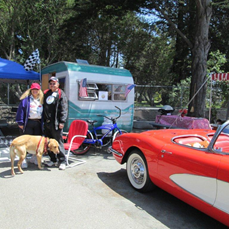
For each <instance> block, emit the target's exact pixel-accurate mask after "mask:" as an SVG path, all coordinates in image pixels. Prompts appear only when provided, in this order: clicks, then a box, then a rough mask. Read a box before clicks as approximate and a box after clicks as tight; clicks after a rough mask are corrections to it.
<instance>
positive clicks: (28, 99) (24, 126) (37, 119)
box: [16, 83, 44, 166]
mask: <svg viewBox="0 0 229 229" xmlns="http://www.w3.org/2000/svg"><path fill="white" fill-rule="evenodd" d="M43 99H44V94H43V92H42V90H41V87H40V85H39V84H38V83H32V85H31V87H30V88H29V89H28V90H27V91H25V92H24V93H23V94H22V96H21V98H20V100H21V102H20V104H19V107H18V110H17V115H16V122H17V123H18V127H19V128H20V129H19V130H20V133H21V134H29V135H42V125H43V121H42V112H43ZM31 159H32V160H31V162H33V163H35V164H36V161H35V159H36V157H32V158H31ZM25 166H26V165H25Z"/></svg>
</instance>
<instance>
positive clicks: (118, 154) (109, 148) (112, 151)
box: [107, 146, 123, 157]
mask: <svg viewBox="0 0 229 229" xmlns="http://www.w3.org/2000/svg"><path fill="white" fill-rule="evenodd" d="M107 151H108V153H112V154H115V155H117V156H119V157H123V154H121V153H119V152H118V151H116V150H114V149H112V146H110V147H108V150H107Z"/></svg>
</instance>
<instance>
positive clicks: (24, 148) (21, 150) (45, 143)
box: [10, 135, 59, 176]
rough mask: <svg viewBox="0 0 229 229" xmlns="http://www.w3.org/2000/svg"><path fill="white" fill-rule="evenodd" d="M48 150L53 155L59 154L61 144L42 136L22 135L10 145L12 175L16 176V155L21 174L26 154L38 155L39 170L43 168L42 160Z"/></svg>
mask: <svg viewBox="0 0 229 229" xmlns="http://www.w3.org/2000/svg"><path fill="white" fill-rule="evenodd" d="M47 150H50V151H52V152H53V153H55V154H57V153H59V144H58V142H57V141H56V140H55V139H51V138H45V137H42V136H34V135H22V136H20V137H17V138H15V139H14V140H13V141H12V143H11V145H10V159H11V175H12V176H14V175H15V172H14V159H15V157H16V155H18V157H19V161H18V169H19V171H20V172H21V173H23V170H22V168H21V164H22V161H23V160H24V159H25V157H26V153H27V152H28V153H30V154H36V155H37V163H38V168H39V169H42V167H41V159H42V155H43V153H45V152H46V151H47Z"/></svg>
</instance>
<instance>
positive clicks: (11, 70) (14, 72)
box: [0, 58, 40, 83]
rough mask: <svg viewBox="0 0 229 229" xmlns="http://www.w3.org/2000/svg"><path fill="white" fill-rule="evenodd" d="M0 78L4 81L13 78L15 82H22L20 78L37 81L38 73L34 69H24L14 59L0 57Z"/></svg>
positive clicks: (38, 78)
mask: <svg viewBox="0 0 229 229" xmlns="http://www.w3.org/2000/svg"><path fill="white" fill-rule="evenodd" d="M0 80H1V81H4V82H9V80H14V82H15V83H16V82H20V83H22V82H21V80H23V81H27V80H34V81H36V80H38V81H39V80H40V75H39V73H37V72H34V71H26V70H25V69H24V67H23V66H22V65H21V64H18V63H16V62H14V61H10V60H6V59H2V58H0ZM18 80H20V81H18ZM11 82H12V81H11Z"/></svg>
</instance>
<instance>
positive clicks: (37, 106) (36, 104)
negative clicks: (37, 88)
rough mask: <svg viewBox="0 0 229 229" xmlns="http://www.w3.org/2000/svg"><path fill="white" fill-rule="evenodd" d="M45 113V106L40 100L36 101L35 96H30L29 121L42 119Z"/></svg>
mask: <svg viewBox="0 0 229 229" xmlns="http://www.w3.org/2000/svg"><path fill="white" fill-rule="evenodd" d="M42 112H43V106H42V104H41V103H40V99H35V98H33V96H32V95H31V96H30V110H29V119H41V116H42Z"/></svg>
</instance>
